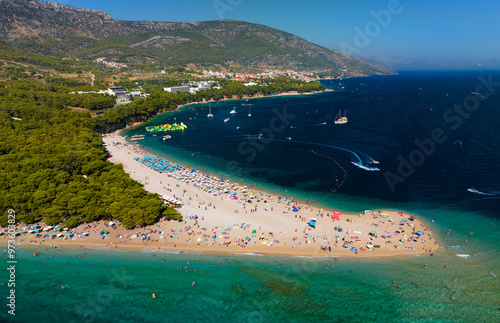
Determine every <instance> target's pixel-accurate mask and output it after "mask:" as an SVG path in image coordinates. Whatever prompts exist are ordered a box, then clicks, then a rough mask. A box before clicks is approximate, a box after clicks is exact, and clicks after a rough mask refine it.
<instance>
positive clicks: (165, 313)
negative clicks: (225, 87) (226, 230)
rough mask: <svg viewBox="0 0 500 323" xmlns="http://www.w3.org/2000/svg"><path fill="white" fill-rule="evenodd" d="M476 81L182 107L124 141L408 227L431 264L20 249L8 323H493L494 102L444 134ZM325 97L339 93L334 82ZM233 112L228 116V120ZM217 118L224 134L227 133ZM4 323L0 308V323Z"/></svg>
mask: <svg viewBox="0 0 500 323" xmlns="http://www.w3.org/2000/svg"><path fill="white" fill-rule="evenodd" d="M480 75H483V76H484V77H486V78H487V77H488V75H489V72H482V71H475V72H426V73H417V72H412V73H401V74H400V75H398V76H380V77H370V78H353V79H348V80H344V81H343V85H344V86H345V91H344V92H336V93H323V94H318V95H313V96H294V97H272V98H263V99H256V100H249V103H250V102H251V103H252V104H253V105H252V117H250V118H249V117H248V116H247V114H248V111H247V108H246V107H245V106H242V105H241V103H242V102H243V103H244V102H245V101H226V102H221V103H217V104H213V105H212V113H213V114H214V118H213V120H210V119H207V118H206V114H207V113H208V111H207V107H206V106H205V107H200V106H195V107H187V108H184V109H182V110H180V111H176V112H174V113H171V114H164V115H161V116H159V117H157V118H155V119H153V120H151V121H149V122H148V123H147V124H145V125H142V126H140V127H138V128H136V129H133V130H131V131H129V132H128V133H129V134H136V133H137V134H141V133H144V134H146V135H147V138H146V140H145V141H144V142H141V143H140V144H141V145H144V146H147V147H149V148H151V149H153V150H155V151H156V152H158V153H160V152H161V153H165V154H168V155H169V158H173V159H177V160H182V161H184V162H185V163H188V164H189V165H191V166H192V167H195V168H197V169H205V170H207V171H210V172H212V173H214V174H218V175H221V176H222V177H225V178H228V177H229V175H227V165H228V162H229V161H235V162H237V163H238V166H240V167H241V171H238V172H233V173H231V176H232V177H231V179H232V180H234V181H238V182H241V181H240V179H243V180H244V183H247V184H249V185H252V184H255V185H257V186H258V187H260V188H266V189H268V190H270V191H273V190H276V192H278V193H279V194H282V195H286V196H293V197H296V198H301V199H312V200H316V201H317V203H320V204H321V205H323V206H328V207H331V208H335V209H338V210H343V211H353V212H359V211H362V210H364V209H370V208H393V209H403V210H406V211H409V212H413V213H416V214H417V215H418V217H419V218H420V219H422V220H424V221H425V222H426V223H427V224H428V225H429V226H431V228H432V230H433V232H434V233H435V236H436V238H437V240H438V241H439V242H440V244H441V245H442V248H441V249H440V250H438V251H437V252H436V253H435V254H434V256H429V255H425V256H412V257H402V258H388V259H377V258H369V259H368V258H356V259H354V258H339V259H338V260H334V259H310V258H303V257H301V258H298V257H297V258H293V259H292V258H289V259H288V261H286V262H285V260H284V259H283V258H273V257H264V256H224V257H222V256H221V257H217V256H212V255H201V256H199V255H193V254H191V255H188V254H184V255H176V254H161V255H160V254H157V255H156V256H155V257H152V256H151V251H149V252H143V253H141V252H110V251H101V250H88V251H86V253H87V254H86V255H83V254H82V253H83V251H81V250H61V252H62V254H57V253H56V252H55V251H54V250H51V249H50V250H39V251H38V252H39V256H38V257H34V256H33V251H32V250H18V251H17V255H18V261H19V262H18V267H17V272H16V275H17V276H16V277H17V281H16V282H17V286H16V295H17V296H16V300H17V305H18V307H17V310H18V311H17V316H16V322H31V321H33V320H34V318H41V320H42V321H56V322H71V321H73V322H102V321H105V320H106V321H110V320H112V321H113V322H128V321H131V320H143V321H147V322H179V321H186V322H197V321H203V322H215V321H221V320H224V321H229V322H284V321H286V322H297V321H305V322H315V321H320V320H326V321H330V322H331V321H333V322H342V321H345V322H368V321H379V322H500V310H499V309H500V283H499V280H498V277H493V276H492V275H490V272H493V273H494V274H497V275H498V274H499V273H500V269H499V268H500V260H499V259H500V242H499V239H498V237H499V236H500V234H499V232H498V228H499V226H500V223H499V217H500V212H499V211H498V210H500V203H499V199H498V198H499V197H500V196H499V195H498V194H499V193H498V192H499V191H500V168H499V167H498V166H497V164H498V160H500V142H498V140H499V139H498V138H500V128H499V127H498V118H499V117H500V109H499V108H498V107H499V106H500V99H499V96H498V94H496V93H497V92H493V93H492V94H491V96H490V97H489V98H488V99H485V100H481V101H480V105H479V108H478V109H477V110H476V111H474V112H473V113H471V115H470V116H469V117H468V118H464V119H463V124H462V125H461V126H460V127H458V129H453V128H452V127H451V126H452V124H450V123H449V122H446V121H444V119H443V113H444V112H445V111H446V110H447V109H449V108H451V107H453V104H455V103H463V102H464V99H465V98H467V97H469V96H470V95H471V94H470V93H471V92H472V91H474V90H475V87H476V85H477V83H478V82H479V81H478V76H480ZM492 78H493V80H494V81H498V80H500V74H499V73H493V74H492ZM325 84H327V85H328V86H329V87H331V88H338V81H335V82H326V83H325ZM487 94H488V93H483V94H482V95H487ZM285 106H286V109H287V111H288V113H290V114H293V115H296V117H295V118H294V119H293V120H292V121H291V122H290V124H288V125H287V126H288V127H285V128H283V129H282V130H281V131H275V132H274V133H273V136H274V140H273V141H271V142H268V143H266V144H265V145H264V148H263V149H262V150H259V151H258V153H257V154H256V156H255V158H254V159H253V160H251V161H249V160H248V158H249V156H250V154H249V153H248V152H247V153H244V152H243V153H241V151H240V152H238V146H239V145H240V144H242V143H243V144H245V143H247V144H248V143H249V142H251V141H249V140H252V138H253V139H255V138H254V136H255V135H258V134H259V133H263V132H265V131H264V130H265V129H266V128H269V127H270V121H271V120H272V118H273V117H275V116H276V115H277V114H276V112H273V108H275V109H278V111H283V109H284V107H285ZM233 107H236V110H237V111H238V114H231V115H230V114H229V111H230V110H232V109H233ZM202 108H203V110H202ZM338 110H343V111H344V110H347V117H348V118H349V123H348V124H345V125H341V126H336V125H334V124H333V120H334V118H335V116H336V114H337V112H338ZM316 111H317V113H316ZM226 117H230V118H231V120H230V121H229V122H226V123H224V122H223V120H224V118H226ZM173 118H176V120H173ZM189 118H191V119H189ZM195 118H196V119H195ZM169 119H170V120H169ZM176 121H177V122H180V121H183V122H184V123H186V125H188V128H187V129H186V130H185V131H183V132H172V133H170V134H171V135H172V139H171V140H170V141H168V142H166V143H163V142H162V141H161V134H158V135H157V136H156V137H153V136H152V135H150V134H147V133H146V132H145V131H144V127H145V126H146V125H158V124H164V123H173V122H176ZM324 122H326V123H327V124H326V125H324V124H322V123H324ZM237 127H239V129H236V128H237ZM436 128H442V129H444V130H445V132H446V134H447V135H448V137H449V138H448V139H447V140H446V141H445V142H444V143H442V144H439V145H437V146H436V150H435V152H434V153H433V154H430V156H428V157H426V159H425V162H424V163H423V164H422V165H420V166H418V167H415V171H414V172H413V174H412V175H410V176H408V178H407V179H406V180H405V181H404V182H403V183H398V184H396V189H395V191H394V192H391V190H390V188H389V185H388V184H387V181H386V180H385V178H384V174H385V173H386V172H393V173H397V169H398V166H399V163H400V160H399V159H398V155H401V156H402V157H403V158H408V156H409V155H410V154H411V152H412V151H414V150H415V147H416V146H415V143H414V141H415V140H416V139H418V140H423V139H425V138H429V136H430V134H431V132H432V131H433V130H434V129H436ZM287 138H291V139H287ZM457 140H459V141H460V142H457ZM244 148H248V147H244ZM240 150H241V149H240ZM358 158H359V159H361V163H362V164H361V165H362V166H364V167H365V168H366V167H369V168H379V169H380V170H379V171H374V170H372V171H370V170H366V169H363V168H362V167H359V166H356V165H354V164H353V162H354V163H358V164H359V163H360V161H359V159H358ZM373 160H378V161H379V162H380V164H373V163H372V164H370V162H372V161H373ZM284 161H286V163H285V162H284ZM344 171H345V172H344ZM240 175H241V176H240ZM481 193H482V194H481ZM471 233H472V234H471ZM466 241H467V242H466ZM75 255H82V256H83V257H82V258H81V259H80V258H78V257H75ZM51 256H52V257H51ZM3 257H5V256H3ZM198 257H199V258H201V259H203V261H197V258H198ZM44 258H45V260H44ZM3 259H4V260H5V261H6V260H7V259H6V258H3ZM162 260H164V262H163V263H162ZM274 260H276V263H275V262H274ZM65 261H66V263H65ZM206 261H208V264H206V263H205V262H206ZM266 261H267V262H266ZM188 262H189V265H188V264H187V263H188ZM214 264H215V265H216V266H215V267H214V266H213V265H214ZM327 264H328V265H329V266H333V268H331V267H329V268H328V269H326V268H325V267H326V266H327ZM424 264H427V269H424ZM108 265H109V267H108ZM299 265H300V266H301V267H302V268H300V267H299ZM445 265H447V266H448V267H447V268H445ZM278 266H279V267H280V269H278V268H277V267H278ZM120 267H122V270H120ZM178 267H182V269H177V268H178ZM184 267H186V268H184ZM194 269H196V271H194ZM186 270H188V272H186ZM205 271H208V272H205ZM1 277H2V280H1V285H0V286H1V288H0V292H1V295H8V294H7V293H8V288H7V286H6V281H7V279H5V278H7V273H6V271H4V272H3V273H2V276H1ZM3 277H5V278H3ZM393 281H395V284H393ZM193 282H196V284H195V285H194V286H192V283H193ZM417 282H418V287H417V285H416V284H412V283H417ZM61 286H64V289H61ZM398 286H400V288H398ZM446 286H448V288H446ZM259 289H260V291H259ZM455 291H457V293H455ZM467 292H468V293H469V294H468V295H467V294H466V293H467ZM152 293H156V295H157V298H156V299H153V298H152V297H151V295H152ZM50 294H53V296H50ZM5 297H6V296H5ZM452 297H454V300H452ZM9 318H10V317H9V316H8V315H7V314H6V307H5V311H1V312H0V319H1V320H2V321H6V320H8V319H9ZM12 321H13V320H12Z"/></svg>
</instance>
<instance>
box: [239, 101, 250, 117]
mask: <svg viewBox="0 0 500 323" xmlns="http://www.w3.org/2000/svg"><path fill="white" fill-rule="evenodd" d="M241 105H248V116H249V117H251V116H252V112H251V111H250V106H251V104H249V103H248V99H247V103H246V104H244V103H242V104H241Z"/></svg>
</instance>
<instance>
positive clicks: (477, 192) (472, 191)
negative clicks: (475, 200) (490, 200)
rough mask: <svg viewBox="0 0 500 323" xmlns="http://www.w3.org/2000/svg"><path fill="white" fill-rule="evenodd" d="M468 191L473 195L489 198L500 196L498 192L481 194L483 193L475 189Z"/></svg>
mask: <svg viewBox="0 0 500 323" xmlns="http://www.w3.org/2000/svg"><path fill="white" fill-rule="evenodd" d="M467 191H469V192H471V193H474V194H479V195H487V196H498V195H500V192H498V191H491V192H481V191H478V190H476V189H474V188H469V189H468V190H467Z"/></svg>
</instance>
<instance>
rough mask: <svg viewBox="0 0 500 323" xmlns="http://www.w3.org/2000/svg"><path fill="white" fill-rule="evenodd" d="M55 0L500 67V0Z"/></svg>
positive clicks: (362, 51) (134, 15)
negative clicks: (238, 23)
mask: <svg viewBox="0 0 500 323" xmlns="http://www.w3.org/2000/svg"><path fill="white" fill-rule="evenodd" d="M54 2H59V3H63V4H67V5H71V6H75V7H82V8H91V9H97V10H101V11H105V12H108V13H109V14H110V15H111V17H113V18H115V19H124V20H163V21H204V20H218V19H235V20H243V21H248V22H252V23H258V24H263V25H267V26H270V27H273V28H277V29H280V30H283V31H287V32H290V33H292V34H296V35H298V36H300V37H302V38H304V39H307V40H309V41H311V42H313V43H316V44H319V45H322V46H325V47H327V48H331V49H337V50H341V51H343V52H345V53H347V54H352V55H354V56H358V57H362V58H374V59H377V60H379V61H381V62H383V63H385V64H386V65H388V66H389V67H392V68H394V69H397V70H403V69H476V68H482V69H499V68H500V20H499V17H500V1H497V0H482V1H473V0H453V1H445V0H443V1H435V0H434V1H433V0H413V1H412V0H399V1H398V0H370V1H368V0H365V1H360V0H309V1H291V0H288V1H286V0H265V1H264V0H176V1H172V0H163V1H150V0H142V1H132V0H120V1H115V0H105V1H103V0H99V1H97V0H58V1H54ZM377 16H378V19H377V18H376V17H377ZM478 64H481V65H480V66H479V65H478Z"/></svg>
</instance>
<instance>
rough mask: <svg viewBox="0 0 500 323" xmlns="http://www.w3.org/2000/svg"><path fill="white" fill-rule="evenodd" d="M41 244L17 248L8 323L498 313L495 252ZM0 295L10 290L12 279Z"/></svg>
mask: <svg viewBox="0 0 500 323" xmlns="http://www.w3.org/2000/svg"><path fill="white" fill-rule="evenodd" d="M36 251H37V252H38V253H39V256H38V257H34V256H33V250H18V253H17V255H18V267H17V272H16V275H17V282H18V285H17V286H16V295H17V298H16V300H17V312H16V314H17V315H16V320H12V319H10V320H9V318H8V316H7V315H6V313H5V311H3V312H2V313H0V318H1V319H2V321H7V320H8V321H13V322H14V321H16V322H33V321H34V320H35V319H34V318H35V317H37V319H36V320H37V321H42V322H105V321H112V322H130V321H144V322H201V321H203V322H218V321H222V320H223V321H227V322H299V321H305V322H317V321H325V320H326V321H329V322H367V321H378V322H430V321H432V322H498V321H499V319H500V313H499V310H498V306H499V305H500V304H499V298H498V291H499V288H500V286H499V284H498V279H497V278H494V277H492V276H490V275H489V274H488V272H487V271H486V269H485V268H486V267H488V266H494V265H495V263H496V264H498V262H497V261H496V260H495V259H494V258H493V255H491V254H489V255H488V254H482V255H472V256H471V257H469V258H467V259H462V258H459V257H456V256H454V255H452V254H451V253H447V252H443V253H438V254H436V255H435V256H433V257H431V256H420V257H404V258H398V259H362V258H360V259H347V258H344V259H343V258H339V259H338V260H334V259H315V260H312V259H307V258H293V259H292V258H288V259H287V261H285V259H284V258H280V257H264V256H220V257H218V256H216V255H194V254H193V255H187V254H184V255H175V254H156V255H155V257H152V253H151V252H147V251H145V252H116V251H99V250H85V251H82V250H61V253H60V254H59V253H56V252H55V251H54V250H53V249H49V250H45V249H38V250H36ZM83 252H85V253H86V254H85V255H84V254H83ZM79 256H82V258H79ZM4 259H5V258H4ZM162 261H163V262H162ZM275 261H276V262H275ZM207 262H208V263H207ZM188 263H189V264H188ZM424 263H425V264H427V269H424V267H423V265H424ZM445 264H447V265H448V268H444V265H445ZM214 265H215V266H214ZM299 266H301V267H299ZM327 266H328V269H326V267H327ZM332 266H333V267H332ZM278 267H280V269H278ZM120 268H121V269H120ZM195 269H196V271H195ZM186 270H187V272H186ZM393 281H395V284H393ZM193 282H195V285H194V286H192V284H193ZM413 283H418V286H417V285H416V284H413ZM62 286H64V288H63V289H62V288H61V287H62ZM398 286H400V288H398ZM446 286H448V287H449V288H446ZM455 291H457V293H455ZM1 292H2V295H5V294H6V287H5V284H3V285H2V288H1ZM466 292H468V293H469V294H468V295H467V294H466ZM152 293H155V294H156V295H157V297H156V298H155V299H153V298H152ZM51 294H52V296H51ZM451 297H454V298H455V299H454V300H452V299H451Z"/></svg>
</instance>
